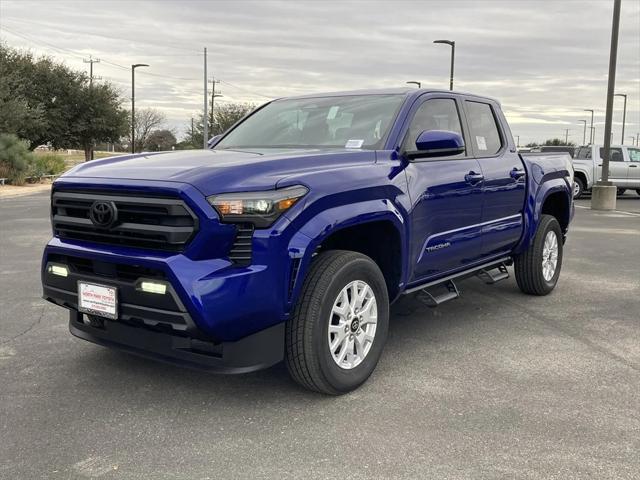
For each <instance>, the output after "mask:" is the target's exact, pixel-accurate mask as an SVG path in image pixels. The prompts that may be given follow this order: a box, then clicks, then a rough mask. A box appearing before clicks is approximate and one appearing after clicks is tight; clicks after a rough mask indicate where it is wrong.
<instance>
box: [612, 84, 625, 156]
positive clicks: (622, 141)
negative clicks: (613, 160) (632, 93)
mask: <svg viewBox="0 0 640 480" xmlns="http://www.w3.org/2000/svg"><path fill="white" fill-rule="evenodd" d="M614 97H624V109H623V110H622V140H621V142H620V145H624V124H625V122H626V121H627V94H626V93H616V94H615V95H614Z"/></svg>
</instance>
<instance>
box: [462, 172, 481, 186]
mask: <svg viewBox="0 0 640 480" xmlns="http://www.w3.org/2000/svg"><path fill="white" fill-rule="evenodd" d="M482 180H484V175H482V174H481V173H476V172H474V171H473V170H471V171H470V172H469V173H467V174H466V175H465V176H464V181H465V182H467V183H469V184H471V185H475V184H476V183H478V182H481V181H482Z"/></svg>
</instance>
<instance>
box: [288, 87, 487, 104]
mask: <svg viewBox="0 0 640 480" xmlns="http://www.w3.org/2000/svg"><path fill="white" fill-rule="evenodd" d="M423 93H447V94H449V93H453V94H456V95H467V96H470V97H476V98H482V99H486V100H491V101H493V102H496V103H497V104H500V102H499V101H498V100H496V99H495V98H492V97H487V96H482V95H476V94H474V93H469V92H461V91H458V90H453V91H451V90H445V89H441V88H411V87H395V88H369V89H362V90H344V91H339V92H317V93H309V94H305V95H292V96H288V97H280V98H278V100H280V99H284V98H287V99H289V98H295V99H298V98H317V97H342V96H348V95H407V96H409V95H413V96H418V95H422V94H423Z"/></svg>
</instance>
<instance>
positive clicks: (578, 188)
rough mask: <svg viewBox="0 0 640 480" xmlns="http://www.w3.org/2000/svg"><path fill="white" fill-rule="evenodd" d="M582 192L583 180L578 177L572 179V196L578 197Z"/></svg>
mask: <svg viewBox="0 0 640 480" xmlns="http://www.w3.org/2000/svg"><path fill="white" fill-rule="evenodd" d="M583 193H584V182H583V181H582V179H580V178H579V177H576V178H574V179H573V198H580V197H581V196H582V194H583Z"/></svg>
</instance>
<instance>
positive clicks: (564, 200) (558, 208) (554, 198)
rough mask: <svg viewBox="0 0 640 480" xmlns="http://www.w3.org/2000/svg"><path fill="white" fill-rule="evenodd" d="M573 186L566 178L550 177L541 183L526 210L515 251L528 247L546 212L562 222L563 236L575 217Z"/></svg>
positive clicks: (518, 252)
mask: <svg viewBox="0 0 640 480" xmlns="http://www.w3.org/2000/svg"><path fill="white" fill-rule="evenodd" d="M572 195H573V186H572V185H571V186H570V185H569V184H568V183H567V181H566V180H565V179H564V178H554V179H549V180H547V181H545V182H544V183H542V184H541V185H540V188H539V190H538V191H537V192H532V195H531V196H530V197H529V199H528V201H527V204H526V205H525V210H524V234H523V236H522V240H521V242H520V244H519V245H517V246H516V248H515V249H514V253H515V254H516V255H517V254H520V253H522V252H523V251H524V250H526V249H527V247H528V246H529V244H530V243H531V241H532V239H533V238H534V236H535V234H536V230H537V229H538V225H539V224H540V218H541V217H542V215H544V214H549V215H552V216H553V217H555V218H556V219H557V220H558V223H559V224H560V228H561V230H562V234H563V236H564V235H565V234H566V233H567V231H568V229H569V223H570V222H571V219H572V217H573V212H574V206H573V198H572Z"/></svg>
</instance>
